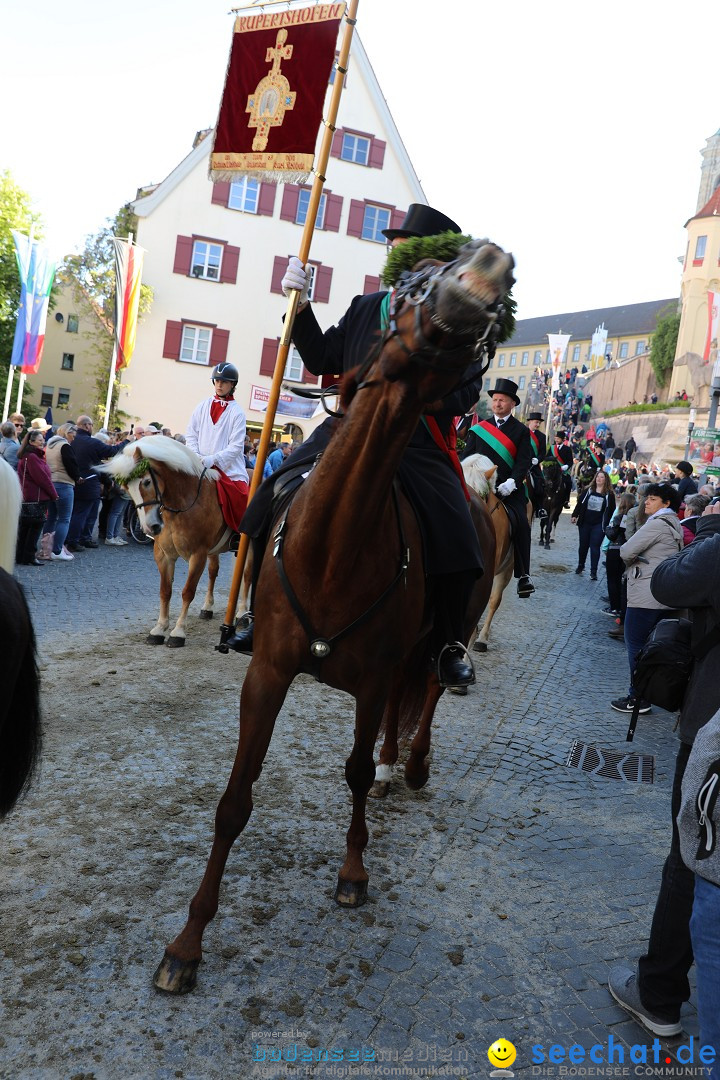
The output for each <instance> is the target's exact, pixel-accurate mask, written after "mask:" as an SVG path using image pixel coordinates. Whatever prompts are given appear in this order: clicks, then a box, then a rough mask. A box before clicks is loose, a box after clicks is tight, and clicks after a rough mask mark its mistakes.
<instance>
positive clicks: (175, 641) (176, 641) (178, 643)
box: [166, 635, 185, 649]
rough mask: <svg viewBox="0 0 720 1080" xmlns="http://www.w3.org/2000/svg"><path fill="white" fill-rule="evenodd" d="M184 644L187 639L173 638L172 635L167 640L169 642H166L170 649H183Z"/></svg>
mask: <svg viewBox="0 0 720 1080" xmlns="http://www.w3.org/2000/svg"><path fill="white" fill-rule="evenodd" d="M184 644H185V638H184V637H172V635H171V636H170V637H169V638H168V639H167V642H166V645H167V647H168V649H182V647H183V646H184Z"/></svg>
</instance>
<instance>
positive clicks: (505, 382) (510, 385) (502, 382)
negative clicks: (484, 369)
mask: <svg viewBox="0 0 720 1080" xmlns="http://www.w3.org/2000/svg"><path fill="white" fill-rule="evenodd" d="M493 394H507V396H508V397H509V398H512V399H513V401H514V402H515V404H516V405H519V404H520V398H519V397H518V396H517V383H514V382H513V381H512V379H498V380H497V382H496V383H495V385H494V386H493V388H492V390H488V397H492V396H493Z"/></svg>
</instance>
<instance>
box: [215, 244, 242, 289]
mask: <svg viewBox="0 0 720 1080" xmlns="http://www.w3.org/2000/svg"><path fill="white" fill-rule="evenodd" d="M239 259H240V248H239V247H233V246H232V244H226V245H225V248H224V250H223V256H222V263H221V264H220V281H222V282H224V284H226V285H235V283H236V282H237V272H238V261H239Z"/></svg>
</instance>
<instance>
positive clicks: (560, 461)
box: [552, 443, 567, 465]
mask: <svg viewBox="0 0 720 1080" xmlns="http://www.w3.org/2000/svg"><path fill="white" fill-rule="evenodd" d="M552 453H553V457H554V458H555V460H556V461H557V462H558V464H559V465H566V464H567V462H565V461H563V459H562V456H561V454H560V447H559V446H558V445H557V443H553V447H552Z"/></svg>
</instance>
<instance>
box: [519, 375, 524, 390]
mask: <svg viewBox="0 0 720 1080" xmlns="http://www.w3.org/2000/svg"><path fill="white" fill-rule="evenodd" d="M524 389H525V376H524V375H521V376H520V378H519V379H518V390H524Z"/></svg>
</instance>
